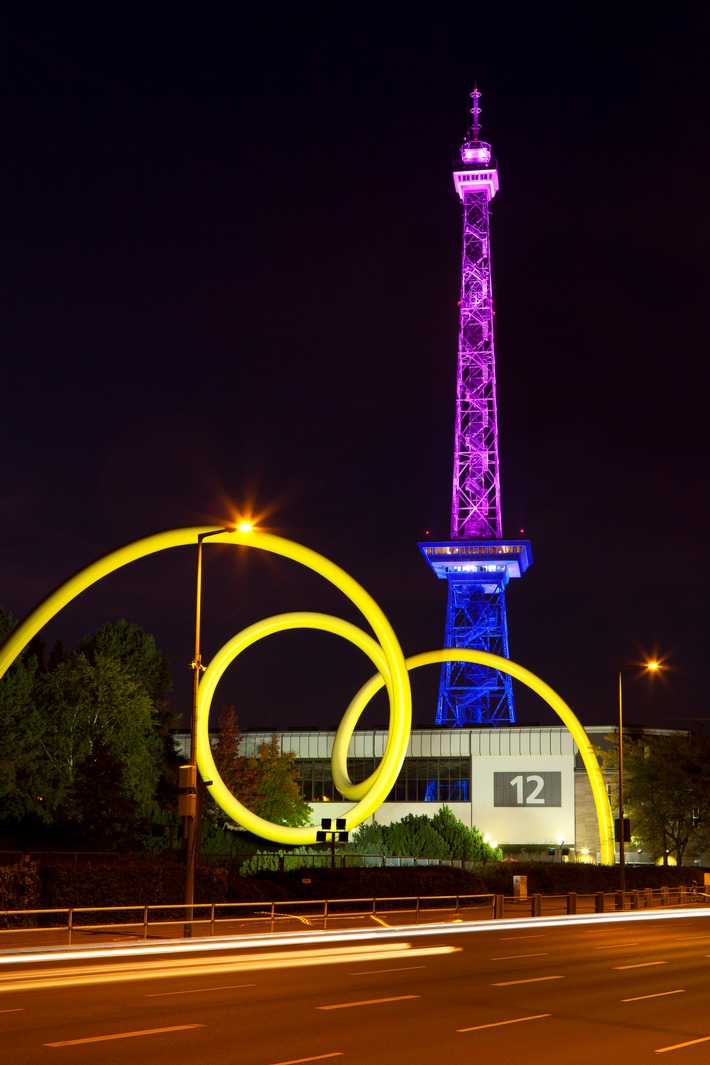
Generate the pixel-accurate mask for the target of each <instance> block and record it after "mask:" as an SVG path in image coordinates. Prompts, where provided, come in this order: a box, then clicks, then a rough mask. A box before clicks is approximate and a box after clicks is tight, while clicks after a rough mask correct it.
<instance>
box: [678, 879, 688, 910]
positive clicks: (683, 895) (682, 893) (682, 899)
mask: <svg viewBox="0 0 710 1065" xmlns="http://www.w3.org/2000/svg"><path fill="white" fill-rule="evenodd" d="M687 894H688V889H687V888H686V886H685V884H681V885H680V887H679V888H678V902H679V903H680V904H681V906H685V904H686V902H687V901H688V898H687Z"/></svg>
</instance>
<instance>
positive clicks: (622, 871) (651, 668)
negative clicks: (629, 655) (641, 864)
mask: <svg viewBox="0 0 710 1065" xmlns="http://www.w3.org/2000/svg"><path fill="white" fill-rule="evenodd" d="M659 668H660V662H656V661H655V660H654V661H651V662H644V663H642V664H641V665H640V666H622V667H621V669H620V670H619V887H620V889H621V890H622V891H626V853H625V851H624V699H623V683H622V678H623V675H624V673H626V672H628V671H629V670H631V669H644V670H647V671H648V672H651V673H655V671H656V670H657V669H659Z"/></svg>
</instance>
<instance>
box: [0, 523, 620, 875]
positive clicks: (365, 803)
mask: <svg viewBox="0 0 710 1065" xmlns="http://www.w3.org/2000/svg"><path fill="white" fill-rule="evenodd" d="M206 534H209V541H205V542H209V543H222V544H234V545H236V546H240V547H251V548H256V549H257V550H261V551H268V552H271V553H273V554H276V555H281V556H283V557H284V558H289V559H291V560H292V561H294V562H298V563H300V564H301V565H303V566H305V567H306V568H308V569H310V570H313V571H314V572H315V573H317V574H319V575H320V576H321V577H323V578H325V580H327V581H329V582H330V583H331V584H333V585H334V586H335V587H336V588H338V589H339V591H341V592H342V593H343V594H344V595H345V596H347V598H348V599H350V601H351V602H352V603H353V604H354V605H355V606H356V607H357V609H358V610H359V611H360V613H361V614H362V615H363V617H364V618H365V620H366V621H367V622H368V624H369V625H370V627H371V629H372V631H373V633H374V636H375V638H374V639H373V637H372V636H370V635H368V633H366V632H364V631H363V630H362V629H359V628H358V627H357V626H355V625H352V624H351V623H350V622H346V621H344V620H342V619H340V618H337V617H333V616H331V615H326V614H317V613H310V612H308V611H301V612H296V613H290V614H280V615H277V616H275V617H270V618H265V619H263V620H262V621H260V622H257V623H256V624H254V625H251V626H249V627H248V628H246V629H244V630H243V631H242V632H240V633H238V634H237V635H236V636H234V637H233V638H232V639H231V640H229V641H228V642H227V643H226V644H225V645H224V646H223V647H222V648H221V649H220V650H219V651H218V652H217V654H216V655H215V656H214V658H213V660H212V661H211V663H210V665H209V666H208V668H207V670H206V671H205V673H204V675H203V677H202V680H201V682H200V686H199V699H198V720H197V735H196V742H197V764H198V767H199V770H200V773H201V775H202V777H203V779H204V780H206V781H211V783H210V784H209V785H208V786H209V788H210V792H211V794H212V796H213V797H214V799H215V800H216V801H217V802H218V803H219V805H220V806H221V807H222V809H223V810H224V811H225V813H227V814H228V815H229V816H230V817H231V818H232V819H233V820H234V821H236V822H237V823H239V824H241V825H243V826H244V827H245V828H247V829H249V830H250V831H252V832H254V833H256V834H258V835H260V836H262V837H263V838H265V839H270V840H272V841H273V842H275V843H282V844H286V845H290V844H296V845H299V844H300V845H304V844H309V843H314V842H315V840H316V831H317V828H316V827H315V826H309V827H305V828H291V827H288V826H284V825H276V824H273V823H272V822H270V821H265V820H264V819H263V818H260V817H258V816H257V815H256V814H253V813H252V812H251V811H250V810H247V809H246V808H245V807H244V806H242V805H241V803H239V802H238V801H237V800H236V799H235V798H234V796H233V795H232V794H231V792H230V791H229V790H228V789H227V787H226V785H225V784H224V782H223V781H222V779H221V777H220V776H219V773H218V772H217V768H216V766H215V764H214V759H213V757H212V751H211V749H210V743H209V710H210V704H211V700H212V697H213V695H214V692H215V689H216V687H217V684H218V682H219V680H220V678H221V676H222V674H223V673H224V671H225V669H226V668H227V667H228V666H229V664H230V663H231V662H232V661H233V660H234V659H235V658H236V657H237V655H239V654H240V653H241V652H242V651H243V650H245V649H246V648H247V647H249V646H251V645H252V644H253V643H255V642H256V641H257V640H260V639H263V638H264V637H265V636H269V635H271V634H272V633H275V632H282V631H285V630H287V629H293V628H309V629H319V630H322V631H326V632H330V633H332V634H334V635H336V636H340V637H341V638H343V639H346V640H348V641H349V642H351V643H353V644H354V645H355V646H356V647H358V648H359V649H360V650H361V651H363V652H364V653H365V654H366V655H367V656H368V658H369V659H370V661H371V662H372V664H373V666H374V667H375V669H376V670H377V673H376V674H375V675H374V676H373V677H372V678H371V679H370V680H369V681H368V682H367V683H366V684H365V685H363V687H362V688H361V689H360V691H359V692H357V693H356V695H355V697H354V698H353V699H352V701H351V702H350V705H349V706H348V707H347V709H346V711H345V714H344V715H343V719H342V721H341V723H340V725H339V727H338V730H337V733H336V737H335V743H334V747H333V755H332V765H333V781H334V783H335V786H336V788H337V789H338V791H340V793H341V794H342V795H343V796H344V797H345V798H346V799H348V800H351V801H354V802H355V804H356V805H355V806H353V808H352V809H351V810H350V811H349V812H348V813H347V814H346V826H347V828H348V829H352V828H355V827H356V826H357V825H359V824H362V822H363V821H365V820H366V818H368V817H370V816H371V815H372V814H373V813H374V811H375V810H376V809H377V808H378V807H379V806H380V805H381V804H382V802H384V800H385V798H386V797H387V795H388V793H389V792H390V790H391V789H392V787H393V786H394V783H395V781H396V779H397V776H398V775H399V771H400V769H401V768H402V762H403V761H404V756H405V752H406V749H407V743H408V741H409V734H410V731H411V724H412V697H411V689H410V684H409V670H411V669H417V668H419V667H420V666H425V665H432V664H439V663H441V662H449V661H465V662H475V663H479V664H481V665H487V666H491V667H492V668H494V669H499V670H501V671H502V672H504V673H508V674H510V675H511V676H512V677H515V678H516V679H517V680H519V681H521V682H522V683H523V684H526V685H527V686H528V687H529V688H531V689H532V690H533V691H535V692H537V693H538V695H540V696H541V697H542V698H543V699H544V700H545V702H546V703H547V704H548V705H549V706H550V707H551V708H552V709H553V710H554V711H555V713H556V714H557V715H558V716H559V718H560V719H561V721H562V722H563V724H564V725H566V727H567V728H568V729H569V731H570V732H571V734H572V736H573V738H574V740H575V742H576V744H577V746H578V748H579V752H580V754H581V756H582V759H583V761H584V765H585V768H586V770H587V774H588V776H589V780H590V783H591V786H592V793H593V795H594V802H595V806H596V811H597V820H598V823H599V835H600V848H601V860H602V863H603V864H605V865H611V864H613V863H614V832H613V821H612V816H611V808H610V805H609V799H608V796H607V792H606V787H605V784H604V779H603V776H602V773H601V770H600V768H599V763H598V761H597V758H596V755H595V753H594V750H593V747H592V745H591V743H590V741H589V738H588V737H587V734H586V733H585V731H584V728H583V727H582V725H581V724H580V722H579V721H578V720H577V718H576V717H575V715H574V714H573V713H572V711H571V710H570V708H569V707H568V706H567V704H566V703H565V702H564V701H563V700H562V699H561V698H560V697H559V695H557V694H556V693H555V692H554V691H553V690H552V688H550V687H549V685H547V684H545V682H544V681H542V680H540V678H539V677H536V676H535V675H534V674H533V673H530V671H529V670H527V669H525V668H524V667H523V666H520V665H518V664H516V663H515V662H511V661H510V660H508V659H505V658H500V657H498V656H497V655H492V654H489V653H487V652H485V651H474V650H465V649H462V648H456V649H453V648H446V649H442V650H437V651H427V652H425V653H423V654H419V655H414V656H413V657H411V658H408V659H406V660H405V658H404V655H403V653H402V649H401V647H400V645H399V642H398V640H397V637H396V635H395V633H394V630H393V629H392V626H391V625H390V623H389V621H388V620H387V618H386V617H385V615H384V614H383V612H382V610H381V609H380V607H379V606H378V605H377V603H376V602H375V601H374V599H373V598H372V597H371V596H370V595H369V594H368V593H367V592H366V591H365V589H364V588H363V587H362V586H361V585H360V584H358V583H357V581H355V580H353V578H352V577H350V575H349V574H347V573H346V572H345V570H343V569H341V568H340V567H339V566H336V565H335V564H334V563H333V562H330V561H329V560H328V559H327V558H325V557H324V556H323V555H319V554H318V553H317V552H315V551H311V550H310V549H309V548H307V547H304V546H302V545H301V544H297V543H295V542H294V541H292V540H286V539H284V538H283V537H280V536H274V535H272V534H271V533H265V532H260V531H258V530H249V531H242V530H234V531H232V530H227V529H224V530H222V531H220V530H215V529H214V528H213V527H210V526H206V527H202V526H197V527H194V526H193V527H188V528H183V529H172V530H169V531H167V532H162V533H156V534H155V535H153V536H148V537H146V538H145V539H142V540H136V541H134V542H133V543H130V544H127V545H125V546H124V547H121V548H119V549H118V550H116V551H113V552H111V553H110V554H108V555H105V556H104V557H103V558H100V559H97V560H96V561H95V562H92V563H91V564H90V565H89V566H87V567H86V568H85V569H83V570H81V571H80V572H78V573H76V574H74V576H73V577H70V578H69V580H68V581H66V582H65V583H64V584H62V585H61V586H60V587H59V588H57V589H56V591H54V592H52V594H51V595H49V596H48V597H47V598H46V599H45V600H43V602H42V603H40V604H39V606H37V607H36V608H35V609H34V610H33V611H32V613H30V614H29V615H28V616H27V617H26V618H25V619H24V621H22V622H21V623H20V624H19V625H18V626H17V628H16V629H15V630H14V631H13V632H12V633H11V634H10V636H9V637H8V638H7V640H5V642H4V644H2V645H1V646H0V677H2V676H3V675H4V673H5V672H6V670H7V669H8V668H9V667H10V666H11V665H12V663H13V662H14V660H15V659H16V658H17V656H18V655H19V654H20V652H21V651H22V650H23V649H24V648H25V647H26V646H27V644H28V643H29V641H30V640H31V639H32V637H33V636H34V635H35V634H36V633H37V632H39V630H40V629H41V628H43V626H44V625H46V624H47V622H48V621H50V620H51V619H52V618H53V617H54V616H55V615H56V614H57V613H58V612H59V611H60V610H62V609H63V607H65V606H66V605H67V604H68V603H69V602H71V601H72V600H73V599H75V598H76V596H77V595H79V594H80V593H81V592H83V591H84V590H85V589H86V588H89V587H90V586H91V585H92V584H95V583H96V582H97V581H99V580H101V579H102V578H103V577H106V576H108V574H110V573H113V572H115V570H117V569H120V568H121V567H123V566H126V565H128V563H130V562H135V561H136V560H137V559H140V558H144V557H146V556H147V555H152V554H155V553H156V552H158V551H164V550H166V549H167V548H171V547H185V546H189V545H191V544H193V545H196V544H197V542H198V538H199V537H205V535H206ZM383 686H385V687H386V688H387V692H388V695H389V703H390V715H389V731H388V738H387V744H386V747H385V752H384V755H383V757H382V761H381V762H380V764H379V766H378V768H377V769H376V770H375V772H374V773H372V774H371V776H370V777H368V779H367V780H364V781H361V782H360V783H357V784H353V783H352V782H351V781H350V779H349V777H348V771H347V753H348V746H349V743H350V739H351V737H352V733H353V730H354V728H355V726H356V724H357V722H358V720H359V718H360V716H361V714H362V712H363V710H364V709H365V707H366V706H367V704H368V703H369V701H370V699H371V698H372V697H373V695H374V694H375V692H377V691H379V690H380V688H382V687H383Z"/></svg>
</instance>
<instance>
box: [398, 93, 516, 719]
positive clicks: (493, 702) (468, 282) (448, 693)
mask: <svg viewBox="0 0 710 1065" xmlns="http://www.w3.org/2000/svg"><path fill="white" fill-rule="evenodd" d="M480 95H481V94H480V92H479V91H478V89H477V88H475V89H474V90H473V92H472V93H471V97H472V99H473V107H472V108H471V114H472V115H473V124H472V126H471V129H470V131H469V135H468V138H467V140H466V141H465V142H464V143H463V144H462V146H461V160H462V166H461V167H460V168H457V169H456V170H455V171H454V185H455V186H456V191H457V192H458V194H459V196H460V197H461V200H462V202H463V263H462V269H461V300H460V306H461V320H460V327H459V355H458V372H457V377H456V428H455V437H454V483H453V495H452V504H451V539H450V540H446V541H440V542H438V543H432V542H427V543H423V544H420V545H419V547H420V548H421V550H422V552H423V553H424V557H425V558H426V560H427V562H428V563H429V565H430V566H431V567H432V569H433V570H434V572H435V573H436V575H437V577H439V578H440V579H442V580H446V581H448V586H449V588H448V593H449V594H448V602H447V607H446V635H445V638H444V640H445V645H446V646H447V647H471V648H476V649H478V650H483V651H490V652H492V653H494V654H498V655H502V656H503V657H504V658H507V657H508V626H507V622H506V616H505V589H506V585H507V584H508V581H509V579H510V578H511V577H520V576H522V574H523V573H524V572H525V570H526V569H527V567H528V566H529V564H530V563H531V562H532V554H531V551H530V544H529V543H528V541H527V540H504V539H502V535H503V533H502V524H501V509H500V476H499V472H498V418H497V412H496V375H495V371H496V364H495V349H494V345H493V294H492V287H491V259H490V237H489V212H488V205H489V203H490V201H491V200H492V199H493V197H494V196H495V194H496V192H497V191H498V169H497V167H496V164H495V161H491V146H490V144H486V142H485V141H482V140H480V138H479V133H480V129H481V126H480V122H479V118H480V114H481V108H480V106H479V102H478V101H479V97H480ZM514 721H515V708H514V706H513V689H512V681H511V679H510V677H509V676H507V674H505V673H500V672H499V671H497V670H492V669H489V668H485V667H483V666H475V665H471V664H470V663H464V662H462V663H459V662H451V663H447V664H445V665H444V666H443V667H442V671H441V682H440V685H439V702H438V706H437V711H436V723H437V725H448V726H451V727H460V726H465V725H504V724H505V725H507V724H512V723H513V722H514Z"/></svg>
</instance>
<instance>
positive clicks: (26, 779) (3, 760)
mask: <svg viewBox="0 0 710 1065" xmlns="http://www.w3.org/2000/svg"><path fill="white" fill-rule="evenodd" d="M14 628H15V622H14V620H13V617H12V614H10V613H9V611H6V610H2V609H0V644H1V643H3V642H4V640H5V639H7V637H8V636H9V635H10V633H11V632H12V630H13V629H14ZM37 671H38V662H37V658H36V656H35V655H33V654H31V653H30V652H28V651H24V652H23V654H21V655H20V656H19V658H17V659H16V661H15V662H14V663H13V664H12V666H11V667H10V669H9V670H8V671H7V673H5V675H4V677H2V679H0V811H2V812H1V813H0V821H5V822H16V821H18V820H21V819H22V818H23V817H27V816H30V817H39V818H40V819H43V818H44V813H45V812H44V810H43V807H42V799H41V797H40V796H41V792H42V786H41V777H42V737H43V734H44V721H43V718H42V715H41V714H40V712H39V710H38V708H37V705H36V702H35V693H34V687H35V682H36V677H37Z"/></svg>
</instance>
